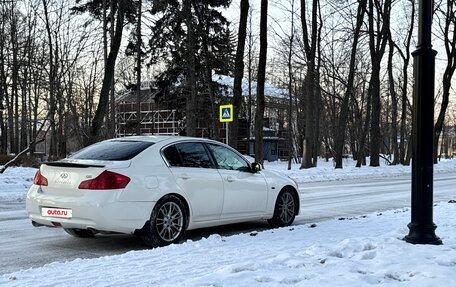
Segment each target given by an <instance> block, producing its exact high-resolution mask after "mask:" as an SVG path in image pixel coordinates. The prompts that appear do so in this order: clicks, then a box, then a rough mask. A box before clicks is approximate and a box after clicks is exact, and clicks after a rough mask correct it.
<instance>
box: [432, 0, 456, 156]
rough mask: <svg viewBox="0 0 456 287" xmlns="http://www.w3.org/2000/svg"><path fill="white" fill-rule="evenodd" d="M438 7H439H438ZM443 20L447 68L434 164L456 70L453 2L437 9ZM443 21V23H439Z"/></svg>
mask: <svg viewBox="0 0 456 287" xmlns="http://www.w3.org/2000/svg"><path fill="white" fill-rule="evenodd" d="M438 7H440V6H438ZM438 11H439V12H440V15H442V18H443V19H439V20H440V21H439V26H440V30H441V32H442V34H443V37H444V45H445V53H446V56H447V66H446V67H445V72H444V73H443V79H442V86H443V91H442V103H441V104H440V112H439V115H438V117H437V121H436V123H435V127H434V162H435V163H437V150H438V143H439V138H440V134H441V133H442V130H443V127H444V123H445V115H446V111H447V108H448V103H449V97H450V90H451V81H452V79H453V75H454V72H455V70H456V9H455V3H454V1H450V0H447V1H446V10H443V9H440V8H438ZM442 20H443V23H442V22H441V21H442Z"/></svg>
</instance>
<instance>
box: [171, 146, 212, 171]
mask: <svg viewBox="0 0 456 287" xmlns="http://www.w3.org/2000/svg"><path fill="white" fill-rule="evenodd" d="M176 148H177V150H178V151H179V153H180V156H181V158H182V166H184V167H202V168H215V167H214V164H213V163H212V161H211V159H210V158H209V155H208V154H207V152H206V149H205V148H204V145H203V144H202V143H198V142H195V143H180V144H176Z"/></svg>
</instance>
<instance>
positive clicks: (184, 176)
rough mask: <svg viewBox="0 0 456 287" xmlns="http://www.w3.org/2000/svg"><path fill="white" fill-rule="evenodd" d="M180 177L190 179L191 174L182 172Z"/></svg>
mask: <svg viewBox="0 0 456 287" xmlns="http://www.w3.org/2000/svg"><path fill="white" fill-rule="evenodd" d="M178 177H179V178H180V179H189V178H190V176H189V175H188V174H181V175H179V176H178Z"/></svg>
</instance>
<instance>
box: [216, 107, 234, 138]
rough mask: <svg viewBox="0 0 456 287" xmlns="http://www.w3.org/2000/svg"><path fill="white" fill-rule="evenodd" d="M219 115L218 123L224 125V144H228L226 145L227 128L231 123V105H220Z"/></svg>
mask: <svg viewBox="0 0 456 287" xmlns="http://www.w3.org/2000/svg"><path fill="white" fill-rule="evenodd" d="M219 114H220V122H221V123H225V132H226V135H225V142H226V144H229V143H228V135H229V133H228V126H229V122H232V121H233V105H221V106H220V112H219Z"/></svg>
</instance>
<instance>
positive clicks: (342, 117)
mask: <svg viewBox="0 0 456 287" xmlns="http://www.w3.org/2000/svg"><path fill="white" fill-rule="evenodd" d="M366 4H367V0H361V1H360V2H359V4H358V12H357V16H356V28H355V32H354V34H353V44H352V50H351V55H350V66H349V72H348V80H347V87H346V90H345V94H344V97H343V99H342V105H341V107H340V113H339V120H338V125H337V130H336V138H335V144H334V150H335V161H336V168H342V156H343V150H344V145H345V132H346V127H347V118H348V114H349V108H348V103H349V102H350V99H351V98H352V97H353V83H354V80H355V68H356V51H357V47H358V41H359V34H360V31H361V26H362V25H363V22H364V13H365V12H366Z"/></svg>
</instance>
